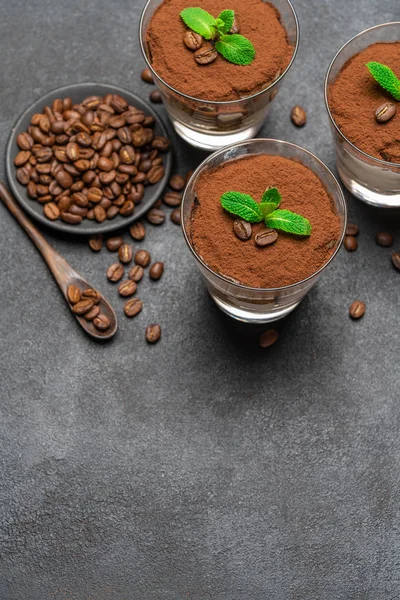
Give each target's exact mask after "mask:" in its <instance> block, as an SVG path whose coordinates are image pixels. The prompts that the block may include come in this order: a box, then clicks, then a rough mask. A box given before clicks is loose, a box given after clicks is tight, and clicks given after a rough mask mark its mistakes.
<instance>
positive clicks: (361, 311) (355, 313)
mask: <svg viewBox="0 0 400 600" xmlns="http://www.w3.org/2000/svg"><path fill="white" fill-rule="evenodd" d="M349 315H350V316H351V318H352V319H361V317H363V316H364V315H365V304H364V302H362V301H361V300H355V301H354V302H353V304H352V305H351V306H350V309H349Z"/></svg>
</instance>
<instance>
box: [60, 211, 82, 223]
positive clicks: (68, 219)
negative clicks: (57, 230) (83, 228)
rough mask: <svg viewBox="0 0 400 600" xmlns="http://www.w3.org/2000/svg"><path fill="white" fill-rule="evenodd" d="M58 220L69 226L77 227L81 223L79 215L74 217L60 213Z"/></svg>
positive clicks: (70, 214)
mask: <svg viewBox="0 0 400 600" xmlns="http://www.w3.org/2000/svg"><path fill="white" fill-rule="evenodd" d="M60 218H61V220H62V221H64V222H65V223H68V224H69V225H78V224H79V223H82V217H81V216H80V215H74V214H72V213H70V212H62V213H61V214H60Z"/></svg>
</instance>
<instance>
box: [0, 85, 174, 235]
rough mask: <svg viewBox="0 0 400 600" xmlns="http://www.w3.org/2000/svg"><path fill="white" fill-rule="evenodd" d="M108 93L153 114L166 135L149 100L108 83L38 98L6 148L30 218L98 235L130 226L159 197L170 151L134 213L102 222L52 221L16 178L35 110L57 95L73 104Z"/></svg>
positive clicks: (11, 179) (15, 188)
mask: <svg viewBox="0 0 400 600" xmlns="http://www.w3.org/2000/svg"><path fill="white" fill-rule="evenodd" d="M105 94H120V95H121V96H122V97H123V98H125V99H126V100H127V101H128V102H129V104H131V105H132V106H135V107H136V108H139V109H141V110H143V111H145V113H146V114H148V115H151V116H153V117H154V119H155V121H156V124H155V127H154V131H155V134H156V135H161V136H167V131H166V129H165V127H164V125H163V123H162V121H161V119H160V117H159V116H158V115H157V113H155V112H154V110H153V109H152V108H151V107H150V106H149V105H148V104H147V103H146V102H144V101H143V100H141V99H140V98H138V97H137V96H135V95H134V94H131V93H130V92H128V91H127V90H123V89H121V88H119V87H116V86H114V85H107V84H104V83H75V84H72V85H67V86H64V87H61V88H58V89H57V90H54V91H52V92H49V93H48V94H46V95H45V96H43V97H42V98H40V99H39V100H36V102H34V103H33V104H32V105H31V106H30V107H29V108H27V109H26V110H25V112H24V113H23V114H22V115H21V116H20V118H19V119H18V121H17V122H16V124H15V125H14V127H13V129H12V131H11V135H10V137H9V140H8V143H7V149H6V173H7V179H8V183H9V185H10V188H11V190H12V192H13V194H14V196H15V198H16V199H17V201H18V202H19V203H20V204H21V206H22V208H23V209H24V210H26V212H27V213H29V215H30V216H31V217H33V218H34V219H36V220H37V221H40V222H41V223H43V225H46V226H47V227H50V228H51V229H55V230H57V231H61V232H64V233H72V234H78V235H96V234H99V233H109V232H111V231H116V230H117V229H121V228H122V227H126V226H127V225H129V224H131V223H133V222H134V221H136V220H137V219H139V218H140V217H141V216H143V215H144V214H145V213H146V212H147V211H148V210H149V209H150V208H151V207H152V205H153V204H154V203H155V202H156V200H157V199H158V198H159V197H160V195H161V193H162V191H163V189H164V188H165V186H166V184H167V181H168V179H169V176H170V173H171V168H172V152H171V151H169V152H167V153H165V154H164V155H163V158H164V167H165V175H164V177H163V179H161V181H159V182H158V183H157V184H155V185H149V186H146V188H145V194H144V197H143V200H142V202H141V203H140V204H139V205H138V206H137V207H136V209H135V212H134V213H133V214H132V215H130V216H129V217H121V216H120V215H117V216H116V217H115V218H114V219H111V220H106V221H104V222H103V223H97V222H96V221H90V220H88V219H84V220H83V221H82V223H79V224H78V225H70V224H68V223H64V222H63V221H61V220H60V219H59V220H57V221H50V220H49V219H47V218H46V217H45V216H44V214H43V206H42V205H41V204H40V203H39V202H37V200H32V199H31V198H29V196H28V192H27V189H26V187H25V186H23V185H21V184H20V183H19V181H18V180H17V177H16V171H17V169H16V167H15V166H14V159H15V157H16V155H17V154H18V152H19V148H18V146H17V142H16V139H17V136H18V134H19V133H21V132H23V131H26V130H27V128H28V126H29V124H30V121H31V117H32V115H33V114H34V113H41V112H42V110H43V108H44V107H45V106H46V105H50V106H51V104H52V103H53V100H55V99H56V98H65V97H70V98H72V101H73V102H74V103H78V102H81V101H82V100H83V99H84V98H86V96H91V95H99V96H104V95H105Z"/></svg>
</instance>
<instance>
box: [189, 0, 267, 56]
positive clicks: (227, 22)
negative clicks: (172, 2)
mask: <svg viewBox="0 0 400 600" xmlns="http://www.w3.org/2000/svg"><path fill="white" fill-rule="evenodd" d="M181 18H182V20H183V22H184V23H185V25H186V26H187V27H189V29H191V30H192V31H194V32H195V33H198V34H199V35H201V36H202V37H203V38H204V39H206V40H211V41H212V42H214V45H215V49H216V50H217V52H219V54H221V55H222V56H223V57H224V58H225V59H226V60H228V61H229V62H231V63H234V64H235V65H242V66H244V65H249V64H250V63H252V62H253V60H254V59H255V56H256V51H255V48H254V46H253V44H252V43H251V42H250V40H248V39H247V38H245V37H244V36H243V35H240V34H238V33H229V32H230V31H231V29H232V26H233V23H234V21H235V12H234V11H233V10H223V11H222V12H221V13H220V14H219V15H218V17H217V18H216V19H214V17H213V16H212V15H210V13H208V12H207V11H205V10H203V9H202V8H198V7H194V8H185V9H184V10H183V11H182V12H181Z"/></svg>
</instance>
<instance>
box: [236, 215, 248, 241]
mask: <svg viewBox="0 0 400 600" xmlns="http://www.w3.org/2000/svg"><path fill="white" fill-rule="evenodd" d="M233 231H234V232H235V234H236V236H237V237H238V238H239V240H242V241H245V240H249V239H250V238H251V236H252V233H253V229H252V227H251V223H248V222H247V221H243V219H235V220H234V221H233Z"/></svg>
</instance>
